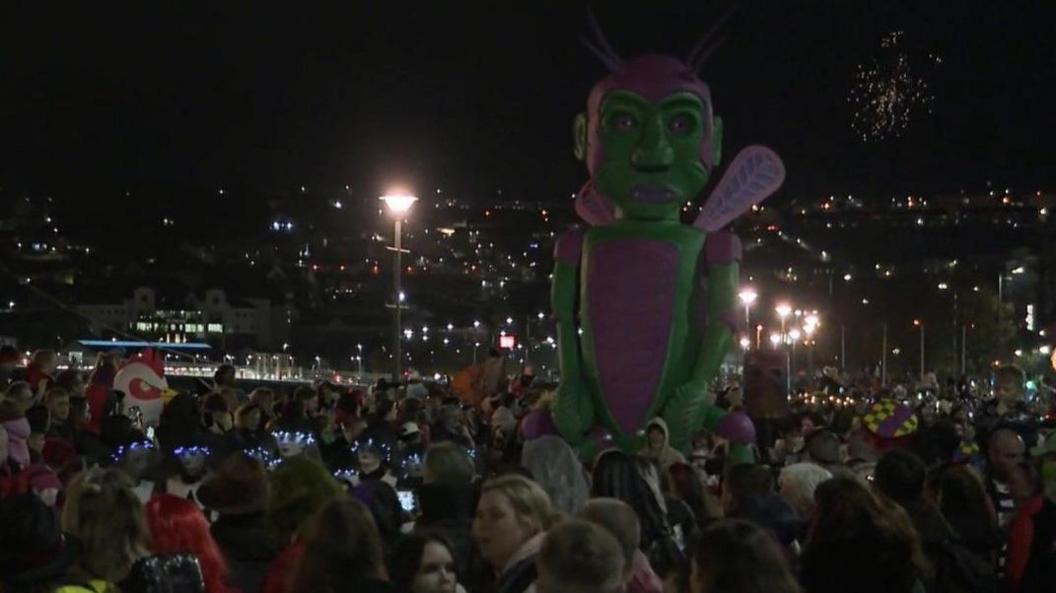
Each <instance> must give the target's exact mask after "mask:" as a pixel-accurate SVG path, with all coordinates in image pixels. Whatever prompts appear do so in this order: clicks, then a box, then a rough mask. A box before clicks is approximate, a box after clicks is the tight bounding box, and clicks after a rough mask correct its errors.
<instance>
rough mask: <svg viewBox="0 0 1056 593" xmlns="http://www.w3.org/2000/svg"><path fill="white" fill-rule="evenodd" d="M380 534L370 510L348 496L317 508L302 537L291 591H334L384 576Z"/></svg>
mask: <svg viewBox="0 0 1056 593" xmlns="http://www.w3.org/2000/svg"><path fill="white" fill-rule="evenodd" d="M382 556H383V552H382V547H381V536H379V535H378V528H377V526H375V524H374V519H373V518H372V517H371V516H370V511H369V510H367V507H365V506H363V503H361V502H359V501H358V500H354V499H351V498H348V497H344V496H342V497H340V498H337V499H335V500H332V501H330V502H329V503H328V504H327V505H326V506H324V507H323V508H322V510H321V511H319V514H318V515H317V516H316V517H315V519H314V520H313V521H312V524H311V526H310V527H309V529H308V532H307V533H306V534H305V537H304V555H303V556H302V558H301V564H300V566H299V567H298V569H297V574H296V575H295V576H294V579H293V588H292V589H291V590H290V591H291V593H337V592H338V591H345V590H354V588H355V584H356V583H359V582H363V581H369V580H378V579H384V578H385V566H384V563H383V559H382Z"/></svg>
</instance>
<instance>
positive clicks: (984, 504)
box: [926, 464, 1004, 563]
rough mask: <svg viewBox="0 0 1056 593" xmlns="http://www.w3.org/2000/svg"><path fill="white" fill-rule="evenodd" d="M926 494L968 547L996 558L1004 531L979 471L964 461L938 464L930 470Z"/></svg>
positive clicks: (975, 552) (979, 554) (988, 556)
mask: <svg viewBox="0 0 1056 593" xmlns="http://www.w3.org/2000/svg"><path fill="white" fill-rule="evenodd" d="M926 494H927V497H928V499H930V500H931V502H932V503H933V504H934V505H935V506H936V507H937V508H938V509H939V512H941V513H942V516H943V518H945V519H946V522H947V523H949V524H950V526H951V527H952V528H953V530H954V531H955V532H956V533H957V536H958V538H959V540H960V541H961V543H963V544H964V545H965V547H967V548H968V549H969V550H971V551H972V553H974V554H976V555H978V556H980V557H983V558H987V559H989V560H990V562H991V563H995V562H996V559H997V552H998V550H999V549H1000V547H1001V546H1002V544H1003V541H1002V540H1003V538H1004V534H1003V533H1002V532H1001V530H1000V529H999V528H998V526H997V515H996V514H995V512H994V507H993V504H992V503H991V502H990V498H989V497H988V496H987V494H986V488H985V487H984V486H983V481H982V478H981V477H980V476H979V474H977V473H976V472H975V471H974V470H973V469H972V468H970V467H968V466H966V465H962V464H947V465H944V466H941V467H938V468H936V469H935V470H934V471H932V472H930V473H929V474H928V483H927V492H926Z"/></svg>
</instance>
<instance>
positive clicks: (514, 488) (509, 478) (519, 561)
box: [473, 475, 558, 593]
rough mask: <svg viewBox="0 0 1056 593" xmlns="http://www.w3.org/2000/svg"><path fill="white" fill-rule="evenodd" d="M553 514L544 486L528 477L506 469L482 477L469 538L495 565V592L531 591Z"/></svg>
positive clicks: (486, 558) (555, 516) (521, 592)
mask: <svg viewBox="0 0 1056 593" xmlns="http://www.w3.org/2000/svg"><path fill="white" fill-rule="evenodd" d="M557 518H558V515H557V513H555V512H554V509H553V506H552V505H551V504H550V497H549V496H547V494H546V491H545V490H543V488H542V487H541V486H539V484H536V483H535V482H533V481H531V480H529V479H528V478H525V477H523V476H519V475H506V476H500V477H498V478H494V479H492V480H488V481H487V482H485V483H484V486H483V488H482V489H481V493H480V502H479V503H478V504H477V512H476V516H475V517H474V519H473V539H474V540H475V541H476V542H477V545H478V546H479V547H480V553H481V555H482V556H483V557H484V559H485V560H486V561H487V562H488V564H490V565H491V567H492V569H493V570H494V571H495V574H496V577H497V579H496V587H495V591H496V592H497V593H525V592H526V591H534V589H535V580H536V575H537V572H536V567H535V559H536V556H538V554H539V550H540V548H541V546H542V542H543V536H544V535H546V531H547V530H548V529H549V528H550V527H551V526H552V525H553V524H554V523H555V522H556V520H557Z"/></svg>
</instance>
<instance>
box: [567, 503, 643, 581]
mask: <svg viewBox="0 0 1056 593" xmlns="http://www.w3.org/2000/svg"><path fill="white" fill-rule="evenodd" d="M579 518H580V519H583V520H585V521H591V522H593V523H597V524H598V525H600V526H601V527H603V528H604V529H605V530H607V531H608V532H609V533H610V534H612V536H613V537H615V538H616V541H617V542H618V543H619V545H620V550H621V552H622V553H623V567H624V575H623V577H624V586H625V591H626V593H662V592H663V590H664V583H663V582H662V581H661V580H660V577H659V576H657V574H656V573H655V572H653V568H652V566H651V565H650V564H649V559H648V558H646V557H645V554H643V553H642V551H641V550H640V549H639V547H638V546H639V545H640V542H641V539H642V533H641V531H642V529H641V524H640V523H639V521H638V516H637V515H636V514H635V512H634V509H633V508H631V505H629V504H627V503H625V502H623V501H622V500H618V499H615V498H592V499H590V500H588V501H587V504H586V505H585V506H584V507H583V510H582V511H580V513H579Z"/></svg>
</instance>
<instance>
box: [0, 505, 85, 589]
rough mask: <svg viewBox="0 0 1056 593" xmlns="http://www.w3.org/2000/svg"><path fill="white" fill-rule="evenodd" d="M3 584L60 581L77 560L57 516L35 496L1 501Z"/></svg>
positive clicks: (1, 578) (0, 566) (0, 562)
mask: <svg viewBox="0 0 1056 593" xmlns="http://www.w3.org/2000/svg"><path fill="white" fill-rule="evenodd" d="M0 533H3V534H4V535H3V537H2V538H0V582H3V583H5V584H8V585H28V584H32V583H42V582H46V581H49V580H52V579H57V578H59V577H61V576H63V575H64V574H66V571H67V570H68V569H69V568H70V566H72V565H73V563H74V561H75V560H76V559H77V554H76V550H75V546H74V545H73V541H72V540H67V539H66V538H65V537H63V535H62V532H61V531H59V524H58V520H57V519H56V518H55V513H54V512H52V510H51V509H49V508H48V507H47V506H46V505H45V504H44V502H43V501H41V500H40V499H39V498H38V497H37V496H36V495H35V494H32V493H26V494H20V495H18V496H12V497H10V498H4V499H0Z"/></svg>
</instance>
